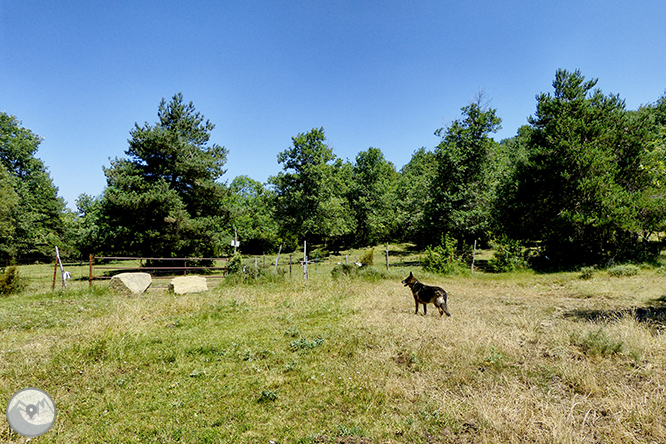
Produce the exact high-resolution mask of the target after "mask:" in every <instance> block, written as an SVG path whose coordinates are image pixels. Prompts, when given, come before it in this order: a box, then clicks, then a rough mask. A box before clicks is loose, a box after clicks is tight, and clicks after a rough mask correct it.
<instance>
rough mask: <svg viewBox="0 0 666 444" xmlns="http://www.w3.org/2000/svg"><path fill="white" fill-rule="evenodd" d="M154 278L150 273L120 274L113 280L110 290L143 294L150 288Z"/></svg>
mask: <svg viewBox="0 0 666 444" xmlns="http://www.w3.org/2000/svg"><path fill="white" fill-rule="evenodd" d="M152 283H153V278H152V277H150V275H149V274H148V273H120V274H117V275H115V276H113V277H112V278H111V282H110V283H109V288H110V289H111V290H113V291H117V292H120V293H129V294H141V293H143V292H144V291H146V290H147V289H148V287H150V285H151V284H152Z"/></svg>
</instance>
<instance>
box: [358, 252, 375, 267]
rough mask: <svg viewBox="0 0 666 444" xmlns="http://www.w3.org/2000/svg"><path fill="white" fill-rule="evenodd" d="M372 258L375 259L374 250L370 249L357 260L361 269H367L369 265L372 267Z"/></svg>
mask: <svg viewBox="0 0 666 444" xmlns="http://www.w3.org/2000/svg"><path fill="white" fill-rule="evenodd" d="M374 257H375V249H374V248H371V249H369V250H367V251H366V252H365V253H363V255H362V256H361V257H360V258H359V260H358V261H359V262H360V264H361V266H362V267H368V266H370V265H373V263H374Z"/></svg>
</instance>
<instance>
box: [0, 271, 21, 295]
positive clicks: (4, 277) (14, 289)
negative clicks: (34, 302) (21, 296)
mask: <svg viewBox="0 0 666 444" xmlns="http://www.w3.org/2000/svg"><path fill="white" fill-rule="evenodd" d="M24 288H25V282H24V281H23V279H22V278H21V276H20V275H19V272H18V269H17V268H16V265H12V266H11V267H9V268H7V269H6V270H3V272H2V274H0V295H1V296H9V295H10V294H13V293H19V292H21V291H22V290H23V289H24Z"/></svg>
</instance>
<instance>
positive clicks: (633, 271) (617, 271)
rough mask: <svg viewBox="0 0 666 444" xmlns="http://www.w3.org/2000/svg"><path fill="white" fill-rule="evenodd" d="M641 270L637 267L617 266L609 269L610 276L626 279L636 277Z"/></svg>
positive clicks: (628, 265)
mask: <svg viewBox="0 0 666 444" xmlns="http://www.w3.org/2000/svg"><path fill="white" fill-rule="evenodd" d="M639 271H640V268H638V267H637V266H636V265H631V264H627V265H615V266H614V267H611V268H609V269H608V274H609V275H610V276H613V277H626V276H636V275H637V274H638V272H639Z"/></svg>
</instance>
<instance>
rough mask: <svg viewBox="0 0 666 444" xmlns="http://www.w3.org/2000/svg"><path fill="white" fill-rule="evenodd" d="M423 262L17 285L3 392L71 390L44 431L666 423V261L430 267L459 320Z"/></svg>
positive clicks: (606, 432) (557, 433)
mask: <svg viewBox="0 0 666 444" xmlns="http://www.w3.org/2000/svg"><path fill="white" fill-rule="evenodd" d="M408 272H409V269H407V268H405V269H396V270H393V271H391V272H390V273H386V274H385V275H384V276H385V277H387V279H372V280H368V279H360V278H359V279H348V278H341V279H338V280H332V279H331V278H330V277H329V276H327V273H324V272H322V273H320V274H319V275H315V276H314V277H313V278H312V279H311V280H310V281H308V282H303V281H302V280H301V279H292V280H289V279H284V280H282V281H275V282H268V283H265V284H263V285H241V284H234V285H230V284H226V285H225V284H221V285H220V286H219V287H217V288H215V289H213V290H211V291H209V292H207V293H201V294H191V295H185V296H173V295H169V294H167V293H164V292H161V291H152V292H150V293H148V294H146V295H143V296H140V297H132V298H127V297H123V296H116V295H113V294H111V293H108V292H107V291H106V290H105V288H104V287H103V286H95V287H93V289H92V290H88V289H86V288H82V289H73V290H68V291H62V290H61V291H58V292H54V293H40V292H33V293H24V294H21V295H17V296H12V297H10V298H7V299H3V300H1V301H0V390H1V392H2V396H3V399H5V400H8V399H9V397H10V396H11V395H12V394H13V393H14V392H15V391H17V390H19V389H21V388H24V387H27V386H35V387H38V388H42V389H44V390H46V391H47V392H48V393H49V394H50V395H51V396H52V397H53V399H54V400H55V402H56V406H57V409H58V418H57V420H56V423H55V425H54V427H53V429H52V430H51V431H49V432H48V433H47V434H45V435H44V436H42V437H40V438H38V439H39V442H68V443H70V442H82V443H83V442H113V441H116V442H137V443H138V442H166V443H168V442H174V443H175V442H187V443H195V442H234V443H236V442H257V443H267V442H269V440H273V441H275V442H277V443H287V442H302V443H324V442H331V443H340V442H345V443H352V442H358V443H360V442H363V443H400V442H415V443H447V442H458V443H464V442H543V443H551V442H552V443H555V442H590V443H592V442H660V441H664V440H666V428H665V426H664V424H665V423H664V421H663V418H664V417H665V414H666V407H665V406H666V399H665V398H666V392H665V391H666V384H664V382H663V381H665V380H666V379H665V376H666V370H665V368H666V367H665V366H664V364H666V362H664V361H665V360H666V341H665V340H664V337H663V334H662V330H663V328H662V327H663V325H664V324H663V321H662V319H661V314H660V313H661V311H660V310H661V308H662V307H663V305H662V304H663V293H662V289H663V288H664V284H666V277H665V276H662V275H659V274H657V273H653V272H650V271H641V272H640V273H639V274H638V275H635V276H629V277H621V278H612V277H606V276H604V277H595V278H594V279H590V280H580V279H579V278H578V276H577V275H576V274H573V273H571V274H567V273H561V274H554V275H535V274H533V273H529V272H523V273H514V274H507V275H485V274H483V273H478V274H475V275H474V276H472V277H470V276H454V277H437V276H434V275H428V274H422V273H418V270H414V272H415V274H417V273H418V274H417V277H418V278H419V279H421V280H422V281H424V282H426V283H429V284H436V285H441V286H443V287H444V288H445V289H446V290H447V291H448V292H449V308H450V309H451V312H452V315H453V316H452V317H451V318H443V319H440V318H439V316H437V315H436V314H432V313H431V314H429V315H428V316H426V317H423V316H415V315H414V314H413V300H412V298H411V295H410V293H409V291H408V290H407V289H405V288H404V287H403V286H402V285H401V284H400V283H399V281H400V279H402V278H404V276H403V275H406V274H408ZM660 298H661V299H660ZM641 310H646V311H647V312H649V311H650V310H657V312H655V313H656V314H655V315H654V316H650V317H649V322H646V321H644V320H643V317H642V316H641V315H640V313H642V311H641ZM0 439H2V440H4V441H10V442H25V439H24V438H21V437H20V436H18V435H16V434H14V433H11V432H10V430H9V428H8V426H7V424H6V423H4V424H0Z"/></svg>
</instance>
